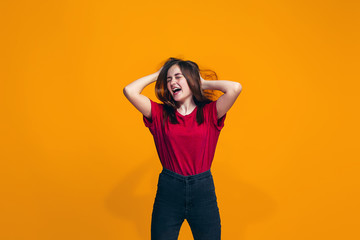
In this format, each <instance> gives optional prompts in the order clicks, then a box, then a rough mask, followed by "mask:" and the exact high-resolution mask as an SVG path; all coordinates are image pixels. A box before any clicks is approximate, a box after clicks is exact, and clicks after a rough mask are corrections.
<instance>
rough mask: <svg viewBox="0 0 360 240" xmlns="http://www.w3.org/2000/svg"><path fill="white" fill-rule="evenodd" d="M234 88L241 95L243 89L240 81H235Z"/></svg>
mask: <svg viewBox="0 0 360 240" xmlns="http://www.w3.org/2000/svg"><path fill="white" fill-rule="evenodd" d="M233 90H234V92H235V93H236V94H237V95H239V94H240V93H241V90H242V86H241V84H240V83H238V82H235V83H234V88H233Z"/></svg>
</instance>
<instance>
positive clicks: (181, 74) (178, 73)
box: [166, 73, 182, 79]
mask: <svg viewBox="0 0 360 240" xmlns="http://www.w3.org/2000/svg"><path fill="white" fill-rule="evenodd" d="M176 75H182V74H181V73H175V76H176ZM168 78H171V77H167V78H166V79H168Z"/></svg>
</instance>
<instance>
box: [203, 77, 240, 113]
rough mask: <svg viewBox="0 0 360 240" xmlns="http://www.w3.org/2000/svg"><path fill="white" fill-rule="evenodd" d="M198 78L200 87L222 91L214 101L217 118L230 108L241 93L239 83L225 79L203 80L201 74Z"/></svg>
mask: <svg viewBox="0 0 360 240" xmlns="http://www.w3.org/2000/svg"><path fill="white" fill-rule="evenodd" d="M200 79H201V88H202V89H211V90H220V91H221V92H223V93H224V94H223V95H221V97H219V98H218V100H217V102H216V110H217V118H218V119H219V118H221V117H222V116H224V115H225V113H226V112H227V111H228V110H229V109H230V108H231V106H232V105H233V104H234V102H235V100H236V98H237V97H238V96H239V94H240V93H241V90H242V86H241V84H240V83H238V82H232V81H227V80H212V81H209V80H204V79H203V78H202V77H201V76H200Z"/></svg>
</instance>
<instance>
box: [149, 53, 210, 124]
mask: <svg viewBox="0 0 360 240" xmlns="http://www.w3.org/2000/svg"><path fill="white" fill-rule="evenodd" d="M173 65H178V66H179V68H180V70H181V72H182V74H183V76H184V77H185V79H186V81H187V83H188V85H189V88H190V90H191V92H192V94H193V100H194V102H195V104H196V106H197V108H198V109H197V113H196V121H197V123H198V124H199V125H200V124H202V123H203V122H204V114H203V107H204V106H205V104H208V103H210V102H211V101H213V100H214V98H215V94H214V91H211V90H202V89H201V82H200V75H199V74H200V72H201V71H211V70H200V69H199V66H198V65H197V64H196V63H195V62H193V61H189V60H182V59H179V58H174V57H170V58H169V59H168V60H166V62H165V63H164V65H163V68H162V69H161V71H160V73H159V76H158V78H157V80H156V85H155V94H156V97H157V98H158V99H159V100H160V101H161V102H163V104H164V105H163V106H164V111H163V114H164V118H163V119H164V123H165V121H166V120H167V118H169V119H170V122H171V123H173V124H178V123H179V122H178V121H177V119H176V115H175V111H176V109H177V108H178V107H179V106H180V105H179V103H178V102H176V101H175V100H174V99H173V97H172V96H171V93H170V92H169V90H168V88H167V73H168V70H169V68H170V67H172V66H173ZM211 72H212V73H213V75H215V79H217V75H216V73H215V72H214V71H211ZM205 78H207V77H205Z"/></svg>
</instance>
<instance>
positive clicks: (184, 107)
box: [178, 97, 196, 115]
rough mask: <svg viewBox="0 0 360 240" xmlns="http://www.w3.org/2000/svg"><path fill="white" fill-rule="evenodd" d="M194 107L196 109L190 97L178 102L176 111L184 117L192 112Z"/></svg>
mask: <svg viewBox="0 0 360 240" xmlns="http://www.w3.org/2000/svg"><path fill="white" fill-rule="evenodd" d="M195 107H196V104H195V102H194V99H193V98H192V97H191V98H188V99H185V101H184V102H180V106H179V108H178V111H179V112H180V113H182V114H184V115H186V114H188V113H190V112H192V110H194V108H195Z"/></svg>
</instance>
